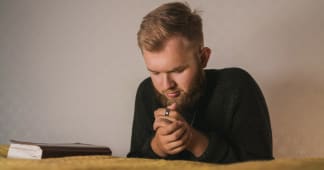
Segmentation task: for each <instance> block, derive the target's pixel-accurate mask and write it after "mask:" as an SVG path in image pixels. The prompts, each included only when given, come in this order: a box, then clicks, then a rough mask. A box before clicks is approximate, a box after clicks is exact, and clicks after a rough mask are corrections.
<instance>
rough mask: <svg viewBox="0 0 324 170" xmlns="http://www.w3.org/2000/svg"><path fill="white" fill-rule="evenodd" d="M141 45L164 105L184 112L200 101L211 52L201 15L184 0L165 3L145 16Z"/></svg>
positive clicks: (139, 33) (141, 32) (140, 39)
mask: <svg viewBox="0 0 324 170" xmlns="http://www.w3.org/2000/svg"><path fill="white" fill-rule="evenodd" d="M138 44H139V47H140V49H141V51H142V53H143V56H144V60H145V64H146V66H147V69H148V70H149V71H150V74H151V79H152V82H153V85H154V87H155V89H156V91H157V96H158V98H159V100H160V101H161V102H162V104H164V105H165V106H167V105H169V104H171V103H176V104H177V105H176V106H177V110H179V111H183V110H186V109H187V108H188V107H190V106H191V105H192V104H193V103H195V102H196V101H197V100H198V98H199V97H200V94H201V91H202V90H201V88H202V84H203V80H204V72H203V68H205V67H206V65H207V62H208V59H209V55H210V52H211V51H210V49H209V48H207V47H203V34H202V24H201V18H200V16H199V15H197V14H196V13H195V12H192V11H191V9H190V8H189V7H188V6H187V5H185V4H183V3H168V4H164V5H162V6H160V7H158V8H156V9H155V10H153V11H152V12H150V13H149V14H148V15H146V16H145V17H144V19H143V21H142V24H141V27H140V30H139V32H138Z"/></svg>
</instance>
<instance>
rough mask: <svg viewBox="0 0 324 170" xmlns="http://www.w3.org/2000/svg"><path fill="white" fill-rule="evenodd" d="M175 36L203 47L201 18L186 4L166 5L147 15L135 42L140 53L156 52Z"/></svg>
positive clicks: (174, 3)
mask: <svg viewBox="0 0 324 170" xmlns="http://www.w3.org/2000/svg"><path fill="white" fill-rule="evenodd" d="M177 35H179V36H182V37H184V38H186V39H187V40H188V41H189V42H190V43H193V45H196V46H199V47H200V46H203V41H204V38H203V32H202V20H201V17H200V16H199V15H198V14H197V11H195V10H194V11H192V10H191V9H190V7H189V5H188V4H187V3H181V2H173V3H166V4H163V5H161V6H159V7H158V8H156V9H154V10H153V11H151V12H150V13H148V14H147V15H146V16H145V17H144V18H143V20H142V23H141V25H140V29H139V31H138V33H137V42H138V46H139V47H140V49H141V50H142V51H143V50H147V51H151V52H152V51H158V50H161V49H162V48H163V46H164V44H165V42H166V41H167V40H168V39H169V38H171V37H173V36H177Z"/></svg>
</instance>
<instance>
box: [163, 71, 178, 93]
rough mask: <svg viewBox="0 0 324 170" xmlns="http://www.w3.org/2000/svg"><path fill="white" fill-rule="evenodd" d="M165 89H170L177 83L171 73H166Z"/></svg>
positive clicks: (164, 78)
mask: <svg viewBox="0 0 324 170" xmlns="http://www.w3.org/2000/svg"><path fill="white" fill-rule="evenodd" d="M162 84H163V89H165V90H168V89H172V88H174V87H175V85H176V83H175V81H174V80H173V78H172V76H171V75H170V74H165V75H164V76H163V80H162Z"/></svg>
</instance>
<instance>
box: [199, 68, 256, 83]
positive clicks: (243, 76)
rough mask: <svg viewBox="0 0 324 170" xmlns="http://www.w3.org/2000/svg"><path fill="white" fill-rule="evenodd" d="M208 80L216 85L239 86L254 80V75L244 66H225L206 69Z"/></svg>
mask: <svg viewBox="0 0 324 170" xmlns="http://www.w3.org/2000/svg"><path fill="white" fill-rule="evenodd" d="M205 73H206V79H207V82H211V83H212V84H215V85H224V86H228V87H237V86H242V85H246V84H250V83H253V82H254V79H253V78H252V76H251V75H250V74H249V73H248V72H247V71H246V70H244V69H242V68H237V67H233V68H224V69H207V70H205Z"/></svg>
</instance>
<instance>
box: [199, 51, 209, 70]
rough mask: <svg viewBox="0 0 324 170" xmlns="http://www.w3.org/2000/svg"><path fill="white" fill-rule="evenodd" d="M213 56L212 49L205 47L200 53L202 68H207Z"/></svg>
mask: <svg viewBox="0 0 324 170" xmlns="http://www.w3.org/2000/svg"><path fill="white" fill-rule="evenodd" d="M210 54H211V49H210V48H208V47H203V48H202V49H201V52H200V66H201V68H205V67H206V66H207V63H208V60H209V56H210Z"/></svg>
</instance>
